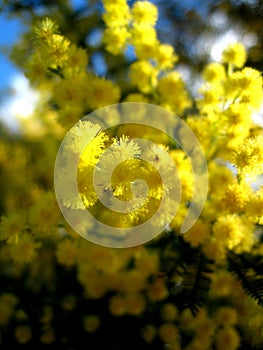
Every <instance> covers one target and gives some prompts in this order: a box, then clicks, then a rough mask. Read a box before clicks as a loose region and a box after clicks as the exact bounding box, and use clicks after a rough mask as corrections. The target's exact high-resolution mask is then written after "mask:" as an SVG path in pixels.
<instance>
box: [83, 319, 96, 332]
mask: <svg viewBox="0 0 263 350" xmlns="http://www.w3.org/2000/svg"><path fill="white" fill-rule="evenodd" d="M99 326H100V318H99V317H98V316H97V315H86V316H85V317H84V319H83V328H84V329H85V331H86V332H88V333H94V332H96V330H97V329H98V328H99Z"/></svg>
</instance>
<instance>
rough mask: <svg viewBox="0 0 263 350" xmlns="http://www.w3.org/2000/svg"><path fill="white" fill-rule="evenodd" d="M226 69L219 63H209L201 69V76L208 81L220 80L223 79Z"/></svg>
mask: <svg viewBox="0 0 263 350" xmlns="http://www.w3.org/2000/svg"><path fill="white" fill-rule="evenodd" d="M225 76H226V71H225V68H224V66H223V65H221V64H220V63H210V64H208V65H207V66H206V67H205V69H204V71H203V78H204V79H205V80H206V81H207V82H209V83H216V82H220V81H222V80H224V79H225Z"/></svg>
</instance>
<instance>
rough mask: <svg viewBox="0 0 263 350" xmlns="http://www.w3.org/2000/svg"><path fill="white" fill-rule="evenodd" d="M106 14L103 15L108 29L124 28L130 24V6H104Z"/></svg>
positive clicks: (113, 4) (124, 4)
mask: <svg viewBox="0 0 263 350" xmlns="http://www.w3.org/2000/svg"><path fill="white" fill-rule="evenodd" d="M104 7H105V8H106V11H107V12H106V13H104V14H103V15H102V18H103V20H104V22H105V24H106V26H108V27H113V28H114V27H122V26H126V25H127V24H128V21H129V18H130V13H129V6H128V5H127V4H126V3H123V4H122V5H118V4H116V3H112V4H106V3H105V4H104Z"/></svg>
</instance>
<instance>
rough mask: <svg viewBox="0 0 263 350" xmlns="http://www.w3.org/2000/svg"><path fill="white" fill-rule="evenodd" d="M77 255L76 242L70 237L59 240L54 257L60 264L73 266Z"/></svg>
mask: <svg viewBox="0 0 263 350" xmlns="http://www.w3.org/2000/svg"><path fill="white" fill-rule="evenodd" d="M77 255H78V249H77V245H76V242H75V241H73V240H71V239H65V240H62V241H61V242H59V244H58V248H57V251H56V257H57V260H58V262H59V263H60V264H63V265H64V266H68V267H70V266H74V265H75V263H76V259H77Z"/></svg>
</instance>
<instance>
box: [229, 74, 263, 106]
mask: <svg viewBox="0 0 263 350" xmlns="http://www.w3.org/2000/svg"><path fill="white" fill-rule="evenodd" d="M224 88H225V95H226V97H228V98H229V99H230V100H232V101H233V102H235V103H242V104H244V105H247V106H249V107H250V109H254V110H259V109H260V107H261V105H262V96H263V92H262V77H261V74H260V72H259V71H257V70H256V69H253V68H250V67H246V68H244V69H242V71H235V72H234V73H232V74H230V76H229V77H228V79H226V80H225V81H224Z"/></svg>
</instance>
